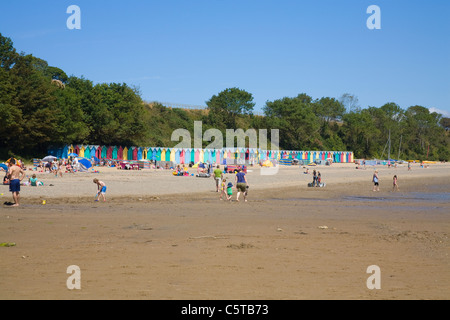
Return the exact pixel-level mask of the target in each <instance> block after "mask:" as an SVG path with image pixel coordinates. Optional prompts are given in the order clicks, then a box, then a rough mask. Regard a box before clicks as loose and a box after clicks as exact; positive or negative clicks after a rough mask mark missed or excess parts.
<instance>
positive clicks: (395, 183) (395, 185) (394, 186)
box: [392, 175, 398, 192]
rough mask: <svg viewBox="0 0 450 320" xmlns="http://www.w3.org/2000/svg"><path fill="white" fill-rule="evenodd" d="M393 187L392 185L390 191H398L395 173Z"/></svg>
mask: <svg viewBox="0 0 450 320" xmlns="http://www.w3.org/2000/svg"><path fill="white" fill-rule="evenodd" d="M393 184H394V185H393V187H392V192H394V191H398V178H397V175H395V176H394V178H393Z"/></svg>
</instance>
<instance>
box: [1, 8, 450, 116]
mask: <svg viewBox="0 0 450 320" xmlns="http://www.w3.org/2000/svg"><path fill="white" fill-rule="evenodd" d="M70 5H77V6H79V7H80V9H81V30H70V29H68V28H67V25H66V21H67V19H68V18H69V17H70V16H71V14H68V13H66V11H67V8H68V7H69V6H70ZM370 5H377V6H379V8H380V11H381V29H380V30H369V29H368V28H367V26H366V21H367V19H368V18H369V17H370V16H371V13H367V12H366V10H367V8H368V7H369V6H370ZM0 33H2V35H3V36H6V37H9V38H11V39H12V41H13V42H14V46H15V48H16V49H17V50H18V51H19V52H24V53H26V54H33V55H34V56H36V57H39V58H41V59H44V60H46V61H47V62H48V63H49V65H51V66H55V67H59V68H61V69H62V70H64V71H65V72H66V73H67V74H68V75H75V76H77V77H81V76H84V77H85V78H87V79H89V80H92V81H93V82H94V83H101V82H108V83H109V82H119V83H122V82H125V83H127V84H129V85H133V86H137V87H139V88H140V91H141V94H142V98H143V99H144V100H147V101H162V102H174V103H183V104H192V105H205V102H206V101H207V100H209V99H210V98H211V97H212V96H213V95H215V94H218V93H219V92H220V91H222V90H224V89H226V88H231V87H239V88H241V89H244V90H246V91H248V92H250V93H252V94H253V96H254V102H255V103H256V107H255V109H256V110H257V111H261V110H262V108H263V107H264V105H265V103H266V102H267V101H273V100H276V99H281V98H283V97H295V96H297V95H298V94H300V93H306V94H308V95H310V96H312V97H313V98H314V99H316V98H321V97H325V96H327V97H334V98H339V97H341V96H342V94H344V93H350V94H354V95H356V96H357V97H358V99H359V103H360V106H361V107H363V108H365V107H367V106H375V107H380V106H382V105H383V104H385V103H387V102H395V103H397V104H398V105H399V106H400V107H401V108H403V109H407V108H408V107H410V106H412V105H421V106H424V107H428V108H431V110H439V112H440V113H443V114H444V115H447V116H450V1H449V0H430V1H424V0H408V1H406V0H395V1H394V0H370V1H366V0H341V1H336V0H315V1H313V0H308V1H306V0H278V1H275V0H190V1H187V0H158V1H157V0H127V1H124V0H122V1H116V0H108V1H105V0H94V1H92V0H91V1H87V0H70V1H67V0H40V1H31V0H22V1H2V3H1V6H0Z"/></svg>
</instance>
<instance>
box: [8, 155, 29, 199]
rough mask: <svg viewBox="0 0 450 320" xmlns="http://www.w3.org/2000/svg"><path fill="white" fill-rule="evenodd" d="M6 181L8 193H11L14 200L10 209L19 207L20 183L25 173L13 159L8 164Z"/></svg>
mask: <svg viewBox="0 0 450 320" xmlns="http://www.w3.org/2000/svg"><path fill="white" fill-rule="evenodd" d="M7 175H8V179H9V181H10V182H9V191H10V192H12V197H13V200H14V204H12V205H11V206H12V207H18V206H19V200H20V182H21V181H22V180H23V178H25V172H24V171H23V169H22V168H21V167H19V166H18V165H17V164H16V160H15V159H11V160H10V162H9V169H8V174H7Z"/></svg>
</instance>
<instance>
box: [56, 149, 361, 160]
mask: <svg viewBox="0 0 450 320" xmlns="http://www.w3.org/2000/svg"><path fill="white" fill-rule="evenodd" d="M48 153H49V154H50V155H52V156H55V157H57V158H59V159H68V158H69V155H72V156H74V155H77V156H78V157H81V158H86V159H92V158H94V157H95V158H97V159H107V160H128V161H139V160H150V161H171V162H172V163H174V164H189V163H198V162H206V163H219V164H227V163H231V162H233V161H234V162H235V163H239V161H245V162H246V163H253V164H256V163H261V162H263V161H266V160H270V161H275V162H277V163H280V164H283V163H286V164H288V163H289V161H281V160H294V159H297V160H299V161H301V162H302V163H306V164H307V163H312V162H316V163H317V162H325V161H329V162H333V163H352V162H354V158H353V152H351V151H292V150H261V149H255V148H223V149H194V148H189V149H180V148H162V147H133V146H132V147H122V146H99V145H66V146H63V147H52V148H50V149H49V150H48Z"/></svg>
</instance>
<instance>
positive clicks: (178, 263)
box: [0, 164, 450, 300]
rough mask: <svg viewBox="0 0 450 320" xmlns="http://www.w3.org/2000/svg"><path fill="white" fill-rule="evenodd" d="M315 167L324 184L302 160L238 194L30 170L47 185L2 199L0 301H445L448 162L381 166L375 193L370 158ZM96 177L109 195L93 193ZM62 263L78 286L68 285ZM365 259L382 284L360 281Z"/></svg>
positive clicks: (185, 180)
mask: <svg viewBox="0 0 450 320" xmlns="http://www.w3.org/2000/svg"><path fill="white" fill-rule="evenodd" d="M313 169H314V168H311V167H310V171H312V170H313ZM316 169H318V170H320V172H321V173H322V179H323V181H324V182H325V183H326V184H327V185H326V187H325V188H308V187H307V183H308V182H310V181H312V175H311V174H308V175H306V174H303V170H304V169H303V168H302V167H281V168H280V170H279V172H278V173H277V174H276V175H271V176H270V175H266V176H263V175H261V174H260V169H259V168H253V170H252V171H251V172H249V173H248V174H247V176H248V180H249V184H250V193H249V201H248V202H247V203H244V202H242V201H241V202H239V203H237V202H235V201H233V202H225V201H219V200H218V194H217V193H215V192H214V182H213V179H205V178H197V177H175V176H172V174H171V172H168V171H153V170H140V171H122V170H117V169H111V168H99V169H98V170H99V171H100V173H92V172H91V173H84V174H81V173H80V174H74V175H70V174H65V175H64V176H63V177H62V178H56V177H54V176H53V175H51V174H42V173H41V174H38V177H39V178H40V179H41V180H42V181H44V183H45V186H44V187H22V191H21V195H22V201H21V207H19V208H10V207H6V206H2V207H0V243H2V242H14V243H15V244H16V245H15V246H13V247H0V268H1V270H2V271H1V272H0V299H151V300H173V299H182V300H209V299H219V300H223V299H238V300H244V299H245V300H247V299H267V300H284V299H294V300H295V299H448V298H449V297H450V268H449V267H450V263H449V262H450V260H449V244H450V242H449V238H448V237H449V230H450V219H449V213H450V204H449V202H448V193H449V192H450V183H449V181H450V180H449V178H450V170H449V169H450V165H448V164H434V165H430V167H429V168H426V169H425V168H420V167H419V165H417V164H416V165H413V168H412V170H411V171H408V170H407V167H406V166H399V167H398V168H391V169H388V168H385V167H379V168H378V169H379V175H380V189H381V191H380V192H373V191H372V182H371V179H372V174H373V171H374V168H372V167H367V169H366V170H359V169H358V170H356V169H355V165H351V164H333V165H332V166H329V167H328V166H318V167H316ZM194 172H195V171H194V170H191V173H194ZM28 174H31V172H28ZM394 174H397V175H398V176H399V186H400V191H399V192H396V193H393V192H392V177H393V175H394ZM95 177H96V178H99V179H100V180H103V181H105V182H106V184H107V186H108V191H107V202H106V203H98V202H97V203H96V202H94V201H93V200H94V195H95V193H96V185H95V184H94V183H93V182H92V179H93V178H95ZM228 177H229V178H231V179H232V181H233V175H228ZM233 182H234V181H233ZM50 185H52V186H50ZM0 193H3V194H4V195H3V196H0V200H1V202H2V203H3V202H4V201H11V196H10V193H9V192H8V188H7V186H0ZM446 195H447V197H446ZM44 199H45V200H46V202H47V204H46V205H42V200H44ZM233 199H235V196H234V197H233ZM430 199H433V201H431V200H430ZM70 265H77V266H79V267H80V269H81V290H69V289H68V288H67V286H66V280H67V278H68V277H69V276H70V275H69V274H67V273H66V270H67V267H68V266H70ZM371 265H377V266H379V267H380V270H381V289H379V290H376V289H375V290H369V289H368V288H367V285H366V281H367V279H368V278H369V277H370V276H371V274H369V273H367V272H366V271H367V268H368V267H369V266H371Z"/></svg>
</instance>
